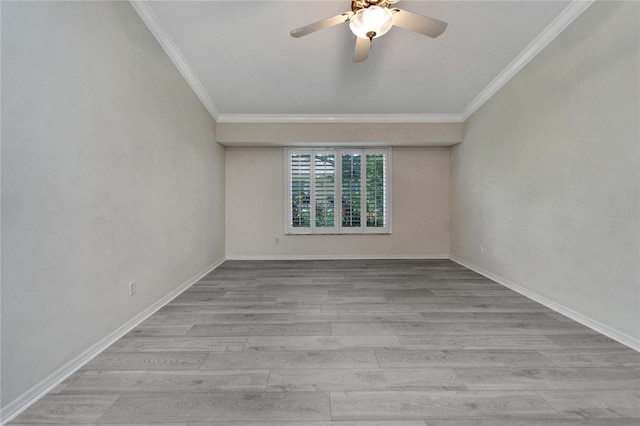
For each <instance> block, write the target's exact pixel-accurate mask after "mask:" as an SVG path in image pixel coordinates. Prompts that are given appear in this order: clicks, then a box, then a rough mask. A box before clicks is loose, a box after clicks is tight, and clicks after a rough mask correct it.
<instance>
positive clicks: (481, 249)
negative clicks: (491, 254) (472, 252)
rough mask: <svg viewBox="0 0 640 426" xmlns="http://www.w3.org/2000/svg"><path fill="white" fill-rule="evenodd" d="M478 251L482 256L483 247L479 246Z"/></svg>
mask: <svg viewBox="0 0 640 426" xmlns="http://www.w3.org/2000/svg"><path fill="white" fill-rule="evenodd" d="M478 250H479V251H480V254H484V246H483V245H482V244H480V246H479V247H478Z"/></svg>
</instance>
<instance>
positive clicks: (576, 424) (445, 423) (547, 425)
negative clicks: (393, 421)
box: [428, 418, 640, 426]
mask: <svg viewBox="0 0 640 426" xmlns="http://www.w3.org/2000/svg"><path fill="white" fill-rule="evenodd" d="M639 424H640V418H637V419H622V418H618V419H607V420H606V423H603V422H602V420H601V419H584V418H581V419H542V420H538V419H527V420H516V419H511V420H501V419H488V420H460V419H456V420H429V423H428V426H638V425H639Z"/></svg>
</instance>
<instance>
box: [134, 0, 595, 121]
mask: <svg viewBox="0 0 640 426" xmlns="http://www.w3.org/2000/svg"><path fill="white" fill-rule="evenodd" d="M129 1H130V3H131V5H132V6H133V8H134V9H135V10H136V12H138V15H140V17H141V18H142V20H143V21H144V23H145V24H146V25H147V27H149V29H150V30H151V32H152V33H153V35H154V36H155V37H156V39H157V40H158V42H159V43H160V45H161V46H162V47H163V48H164V50H165V52H167V55H169V57H170V58H171V60H172V61H173V63H174V64H175V65H176V67H177V68H178V70H179V71H180V73H181V74H182V75H183V77H184V78H185V80H186V81H187V83H188V84H189V86H191V88H192V89H193V91H194V92H195V94H196V96H198V98H199V99H200V101H201V102H202V104H203V105H204V107H205V108H206V109H207V111H209V114H211V116H212V117H213V118H214V120H216V122H218V123H462V122H464V121H466V120H467V119H468V118H469V117H470V116H471V115H472V114H473V113H474V112H476V111H477V110H478V109H479V108H480V107H481V106H482V105H484V103H485V102H487V101H488V100H489V99H490V98H491V97H492V96H493V95H494V94H495V93H496V92H497V91H498V90H500V88H502V86H504V85H505V84H506V83H507V82H508V81H509V80H511V78H513V76H514V75H516V74H517V73H518V71H520V70H521V69H522V68H523V67H524V66H525V65H526V64H527V63H529V61H531V59H533V58H534V57H535V56H536V55H537V54H538V53H540V51H541V50H542V49H544V48H545V47H546V46H547V45H548V44H549V43H550V42H551V41H552V40H553V39H555V38H556V37H557V36H558V34H560V33H561V32H562V31H563V30H564V29H565V28H566V27H567V26H568V25H569V24H571V23H572V22H573V21H574V20H575V19H576V18H577V17H578V16H580V14H581V13H582V12H584V11H585V10H586V9H587V8H588V7H589V6H591V4H592V3H593V2H594V1H595V0H573V1H572V2H571V3H570V4H569V5H568V6H567V7H566V8H565V9H564V10H563V11H562V12H561V13H560V15H558V17H557V18H556V19H554V20H553V22H551V24H549V25H548V26H547V27H546V28H545V29H544V30H543V31H542V32H541V33H540V34H539V35H538V36H537V37H536V38H535V39H534V40H533V41H532V42H531V43H530V44H529V45H528V46H527V47H526V48H525V49H524V50H523V51H522V52H521V53H520V54H519V55H518V56H517V57H516V58H515V59H514V60H513V61H511V63H510V64H509V65H507V67H506V68H505V69H504V70H502V72H501V73H500V74H498V76H497V77H496V78H495V79H494V80H493V81H492V82H491V83H489V85H488V86H487V87H485V88H484V89H483V90H482V91H481V92H480V94H479V95H478V96H476V97H475V99H473V101H471V103H469V105H467V106H466V107H465V108H464V110H463V111H462V112H461V113H460V114H222V113H221V112H220V110H218V108H217V107H216V105H215V104H214V102H213V100H212V99H211V97H210V96H209V93H208V92H207V91H206V89H205V88H204V86H203V85H202V83H201V82H200V80H199V79H198V77H196V75H195V73H194V72H193V70H192V69H191V67H190V66H189V64H188V63H187V61H186V60H185V59H184V57H183V56H182V53H180V50H179V49H178V47H177V46H176V45H175V43H174V42H173V40H172V39H171V37H169V35H168V34H167V32H166V31H165V30H164V28H163V27H162V25H161V24H160V22H159V20H158V17H157V16H156V14H155V12H154V11H153V9H152V8H151V6H150V5H149V1H148V0H129Z"/></svg>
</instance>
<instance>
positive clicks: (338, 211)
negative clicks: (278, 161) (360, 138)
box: [284, 147, 393, 235]
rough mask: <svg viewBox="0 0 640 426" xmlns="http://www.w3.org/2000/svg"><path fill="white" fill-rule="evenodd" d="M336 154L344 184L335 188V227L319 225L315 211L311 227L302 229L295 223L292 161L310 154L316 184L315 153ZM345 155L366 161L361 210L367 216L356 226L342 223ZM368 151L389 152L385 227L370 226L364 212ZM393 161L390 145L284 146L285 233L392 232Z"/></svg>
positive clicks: (385, 153) (311, 169)
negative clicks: (376, 146) (292, 200)
mask: <svg viewBox="0 0 640 426" xmlns="http://www.w3.org/2000/svg"><path fill="white" fill-rule="evenodd" d="M320 152H324V153H332V154H334V158H335V173H336V182H338V181H340V185H337V184H336V187H335V192H334V194H335V195H334V196H335V202H334V203H335V204H334V208H335V226H333V227H318V226H316V224H315V220H314V218H315V213H313V214H312V220H311V226H310V227H309V228H298V227H293V226H291V219H292V217H291V214H292V212H291V186H290V185H291V167H290V163H289V160H290V158H291V155H296V154H302V155H306V154H308V155H309V156H310V179H311V183H312V185H314V180H315V155H316V154H317V153H320ZM342 154H360V155H362V158H363V161H361V163H360V164H361V171H360V176H361V177H362V178H361V185H362V190H361V197H362V198H361V201H360V205H361V210H362V212H363V217H362V219H361V223H362V225H361V226H359V227H357V228H353V227H343V226H342V220H341V217H342V178H341V176H340V177H339V176H338V173H340V171H341V170H342ZM367 154H383V155H385V159H386V161H385V176H386V191H385V215H386V220H385V226H384V227H367V226H366V217H365V214H364V212H365V211H366V195H367V194H366V176H367V174H366V161H364V160H365V158H366V155H367ZM391 163H392V149H391V148H390V147H389V148H358V149H353V148H285V149H284V167H285V173H284V180H285V181H284V188H285V196H284V212H285V214H284V219H285V223H284V232H285V234H290V235H322V234H324V235H326V234H332V235H363V234H369V235H385V234H390V233H391V226H392V223H393V221H392V211H393V209H392V203H393V200H392V193H393V191H392V188H393V183H392V173H391ZM310 206H311V210H312V212H314V211H315V210H314V209H315V207H314V206H315V191H312V192H311V194H310Z"/></svg>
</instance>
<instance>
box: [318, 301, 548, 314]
mask: <svg viewBox="0 0 640 426" xmlns="http://www.w3.org/2000/svg"><path fill="white" fill-rule="evenodd" d="M342 302H343V303H340V304H337V303H327V302H322V301H320V302H319V304H320V305H321V306H320V310H321V312H427V313H431V312H437V313H439V312H453V313H455V312H505V313H506V312H513V313H521V312H549V309H548V308H546V307H544V306H542V305H536V304H531V303H511V304H500V303H496V302H495V300H494V302H493V303H473V302H471V303H447V304H438V303H430V304H428V303H424V304H419V303H386V302H384V301H382V302H381V301H378V302H373V303H367V302H362V303H353V302H352V303H349V298H344V300H342Z"/></svg>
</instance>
